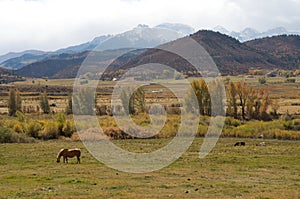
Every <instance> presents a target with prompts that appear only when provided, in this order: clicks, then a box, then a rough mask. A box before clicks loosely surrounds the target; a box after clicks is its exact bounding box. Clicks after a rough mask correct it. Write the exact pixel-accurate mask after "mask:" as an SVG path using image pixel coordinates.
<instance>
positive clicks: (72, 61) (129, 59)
mask: <svg viewBox="0 0 300 199" xmlns="http://www.w3.org/2000/svg"><path fill="white" fill-rule="evenodd" d="M190 37H191V38H193V39H194V40H196V41H197V42H198V43H199V44H201V45H202V46H203V47H204V48H205V49H206V51H207V52H208V53H209V54H210V56H211V57H212V58H213V60H214V61H215V63H216V65H217V66H218V68H219V71H220V72H221V73H222V74H223V75H228V74H231V75H238V74H243V73H247V72H248V70H249V69H251V68H260V69H269V70H273V69H299V68H300V64H299V63H300V62H299V57H300V56H299V54H300V36H295V35H291V36H273V37H270V38H264V39H256V40H253V41H249V42H246V43H241V42H240V41H238V40H237V39H234V38H232V37H229V36H227V35H225V34H221V33H219V32H213V31H208V30H201V31H198V32H197V33H194V34H192V35H190ZM179 40H180V39H178V40H175V41H171V42H169V43H167V44H162V45H172V43H175V42H178V41H179ZM130 50H134V49H118V50H105V51H92V52H89V51H86V52H83V53H77V54H61V55H56V56H52V57H50V58H46V59H44V60H42V61H38V62H35V63H32V64H30V65H27V66H25V67H23V68H22V69H19V70H17V71H15V73H16V74H18V75H21V76H25V77H49V78H72V77H75V76H76V74H77V70H78V69H79V67H80V65H81V63H82V62H83V60H84V59H85V58H86V57H87V55H89V56H95V57H96V58H97V59H95V60H96V61H95V63H89V64H90V65H91V66H95V67H100V68H95V71H94V72H103V71H101V70H99V69H101V68H104V66H107V65H108V64H109V63H111V61H112V60H114V59H115V58H117V57H118V56H121V55H122V56H121V57H119V58H118V59H116V60H115V61H114V62H112V64H110V65H109V67H108V68H107V71H104V72H105V73H107V74H109V75H110V76H111V77H112V76H116V74H118V71H121V70H122V71H124V70H127V69H129V68H132V67H135V66H138V65H142V64H146V63H161V64H165V65H168V66H172V67H174V68H175V69H176V70H178V71H180V72H183V73H186V74H189V73H190V72H193V71H194V69H193V67H191V65H190V64H189V63H188V62H187V61H186V60H184V59H182V58H180V57H178V56H176V55H174V54H171V53H167V52H165V51H160V50H156V49H148V50H147V49H141V50H134V51H132V52H130V53H128V52H129V51H130ZM89 53H92V54H89ZM89 72H90V71H89ZM192 74H193V73H192Z"/></svg>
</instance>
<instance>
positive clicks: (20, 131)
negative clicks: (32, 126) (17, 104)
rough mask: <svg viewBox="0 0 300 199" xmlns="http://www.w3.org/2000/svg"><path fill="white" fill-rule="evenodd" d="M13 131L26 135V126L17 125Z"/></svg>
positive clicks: (18, 123)
mask: <svg viewBox="0 0 300 199" xmlns="http://www.w3.org/2000/svg"><path fill="white" fill-rule="evenodd" d="M13 130H14V131H15V132H16V133H25V130H24V126H23V125H22V124H21V123H20V122H17V123H15V125H14V126H13Z"/></svg>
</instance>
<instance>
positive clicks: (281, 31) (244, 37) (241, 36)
mask: <svg viewBox="0 0 300 199" xmlns="http://www.w3.org/2000/svg"><path fill="white" fill-rule="evenodd" d="M213 31H216V32H220V33H223V34H226V35H228V36H231V37H233V38H235V39H237V40H239V41H241V42H245V41H250V40H253V39H259V38H264V37H272V36H278V35H291V34H299V33H296V32H289V31H287V30H286V29H285V28H284V27H277V28H273V29H270V30H267V31H264V32H259V31H257V30H255V29H253V28H245V29H244V30H242V31H241V32H235V31H229V30H227V29H226V28H224V27H222V26H216V27H215V28H213Z"/></svg>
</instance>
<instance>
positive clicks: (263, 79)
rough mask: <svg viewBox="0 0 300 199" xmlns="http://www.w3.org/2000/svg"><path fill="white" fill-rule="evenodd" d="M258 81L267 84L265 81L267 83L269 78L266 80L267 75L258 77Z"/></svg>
mask: <svg viewBox="0 0 300 199" xmlns="http://www.w3.org/2000/svg"><path fill="white" fill-rule="evenodd" d="M258 82H259V83H260V84H265V83H267V80H266V78H265V77H261V78H259V79H258Z"/></svg>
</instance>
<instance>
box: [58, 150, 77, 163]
mask: <svg viewBox="0 0 300 199" xmlns="http://www.w3.org/2000/svg"><path fill="white" fill-rule="evenodd" d="M80 155H81V151H80V149H77V148H76V149H61V150H60V151H59V153H58V154H57V159H56V162H57V163H59V162H60V158H61V156H63V161H64V163H65V162H67V163H68V158H73V157H75V156H76V157H77V164H78V163H80Z"/></svg>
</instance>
